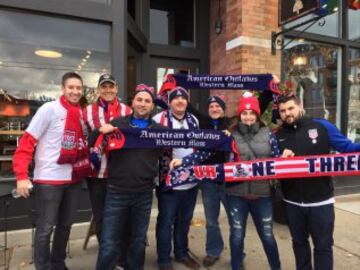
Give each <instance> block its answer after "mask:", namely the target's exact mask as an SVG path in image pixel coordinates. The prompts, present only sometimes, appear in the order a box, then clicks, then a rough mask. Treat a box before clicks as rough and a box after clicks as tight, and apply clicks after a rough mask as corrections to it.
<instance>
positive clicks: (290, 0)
mask: <svg viewBox="0 0 360 270" xmlns="http://www.w3.org/2000/svg"><path fill="white" fill-rule="evenodd" d="M319 7H320V5H319V0H280V1H279V25H283V24H285V23H288V22H291V21H294V20H296V19H298V18H301V17H304V16H306V15H307V14H309V13H311V12H314V11H317V10H319Z"/></svg>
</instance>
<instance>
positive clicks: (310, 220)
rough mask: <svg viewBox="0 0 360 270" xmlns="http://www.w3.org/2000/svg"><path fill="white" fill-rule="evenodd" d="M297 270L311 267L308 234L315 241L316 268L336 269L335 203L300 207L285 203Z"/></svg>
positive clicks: (320, 269) (316, 269)
mask: <svg viewBox="0 0 360 270" xmlns="http://www.w3.org/2000/svg"><path fill="white" fill-rule="evenodd" d="M285 205H286V215H287V218H288V225H289V229H290V233H291V237H292V241H293V249H294V253H295V261H296V269H297V270H312V269H313V267H312V266H311V249H310V244H309V236H311V238H312V241H313V244H314V268H315V270H323V269H326V270H331V269H333V250H332V246H333V243H334V240H333V232H334V220H335V213H334V205H333V204H327V205H322V206H316V207H301V206H297V205H293V204H290V203H286V204H285Z"/></svg>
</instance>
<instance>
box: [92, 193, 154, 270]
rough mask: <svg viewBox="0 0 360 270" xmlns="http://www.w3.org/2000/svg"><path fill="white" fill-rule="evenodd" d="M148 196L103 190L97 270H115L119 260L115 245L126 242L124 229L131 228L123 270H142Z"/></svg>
mask: <svg viewBox="0 0 360 270" xmlns="http://www.w3.org/2000/svg"><path fill="white" fill-rule="evenodd" d="M152 194H153V192H152V190H151V191H148V192H142V193H132V194H122V193H118V192H116V191H113V190H111V189H108V190H107V193H106V199H105V208H104V218H103V229H102V234H101V243H100V249H99V255H98V259H97V265H96V269H97V270H107V269H108V270H112V269H113V268H114V267H115V265H116V262H117V258H118V256H119V255H120V256H122V255H121V254H119V252H120V251H119V244H120V242H122V241H124V239H128V235H127V234H128V228H127V227H128V226H130V227H131V235H130V244H129V245H128V246H127V249H126V253H127V254H126V263H125V265H124V269H126V270H140V269H144V262H145V244H146V232H147V230H148V227H149V221H150V213H151V204H152Z"/></svg>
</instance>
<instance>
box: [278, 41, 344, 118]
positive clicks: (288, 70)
mask: <svg viewBox="0 0 360 270" xmlns="http://www.w3.org/2000/svg"><path fill="white" fill-rule="evenodd" d="M283 61H284V65H283V69H284V70H283V72H282V74H284V76H285V78H284V79H285V80H288V85H290V86H291V87H290V88H291V90H292V91H295V92H296V93H297V94H298V95H299V97H300V98H301V100H302V102H303V104H304V109H305V111H306V115H308V116H310V117H318V118H325V119H328V120H329V121H331V122H333V123H335V124H339V122H340V121H339V119H338V118H337V117H340V115H339V114H338V113H337V112H338V110H339V108H338V107H337V106H336V104H340V102H338V98H339V97H340V95H339V94H338V93H339V86H340V82H339V77H340V76H338V74H339V72H340V69H339V66H340V65H339V63H338V61H339V48H338V47H335V46H330V45H324V44H319V43H314V42H306V41H294V42H292V43H291V46H290V48H287V49H286V50H284V52H283Z"/></svg>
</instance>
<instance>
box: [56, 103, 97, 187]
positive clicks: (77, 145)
mask: <svg viewBox="0 0 360 270" xmlns="http://www.w3.org/2000/svg"><path fill="white" fill-rule="evenodd" d="M60 103H61V105H62V106H63V107H64V108H65V109H66V110H67V113H66V120H65V129H64V133H63V136H62V140H61V150H60V156H59V159H58V161H57V163H58V164H72V167H73V171H72V179H73V180H74V181H77V180H81V179H83V178H84V177H86V176H88V174H89V172H90V163H89V160H88V147H87V144H86V140H85V136H84V130H83V128H84V123H83V122H82V112H81V108H80V105H72V104H70V103H69V102H68V101H67V100H66V98H65V96H61V97H60Z"/></svg>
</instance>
